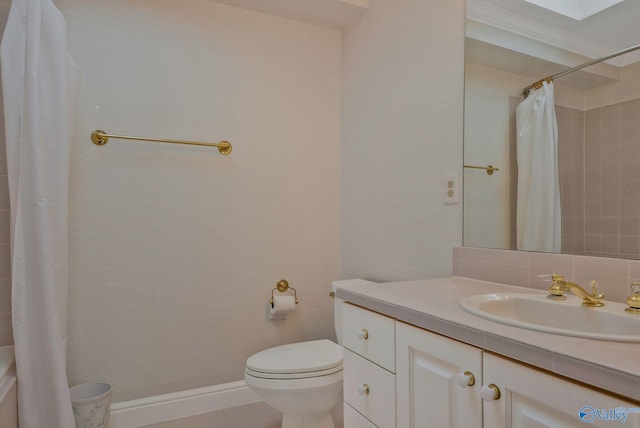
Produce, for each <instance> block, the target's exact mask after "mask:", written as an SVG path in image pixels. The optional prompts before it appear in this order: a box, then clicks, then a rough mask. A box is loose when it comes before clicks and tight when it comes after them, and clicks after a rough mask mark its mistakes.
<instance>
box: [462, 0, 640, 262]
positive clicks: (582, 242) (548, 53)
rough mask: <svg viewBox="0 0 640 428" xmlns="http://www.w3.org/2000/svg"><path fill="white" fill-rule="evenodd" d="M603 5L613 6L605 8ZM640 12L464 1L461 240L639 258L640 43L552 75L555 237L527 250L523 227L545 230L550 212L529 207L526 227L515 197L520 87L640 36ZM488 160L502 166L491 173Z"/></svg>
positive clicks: (617, 5) (628, 3)
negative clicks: (530, 218) (530, 214)
mask: <svg viewBox="0 0 640 428" xmlns="http://www.w3.org/2000/svg"><path fill="white" fill-rule="evenodd" d="M540 3H549V4H550V5H551V6H552V7H564V6H566V7H567V8H568V9H562V10H559V11H551V10H548V9H545V8H544V7H542V6H540V5H538V4H540ZM563 3H566V5H564V4H563ZM606 3H609V4H611V6H610V7H608V8H605V9H604V10H601V11H599V12H597V10H598V9H601V8H602V7H604V6H605V4H606ZM571 7H573V9H571ZM576 7H577V8H578V9H575V8H576ZM594 11H596V12H597V13H595V14H593V12H594ZM571 14H574V15H573V16H572V17H570V16H567V15H571ZM590 14H591V15H590ZM587 15H590V16H587ZM638 17H640V1H638V0H624V1H619V0H552V1H545V0H467V21H466V44H465V129H464V164H465V165H466V166H467V167H465V168H464V230H463V242H464V245H465V246H473V247H487V248H502V249H527V250H532V251H551V252H562V253H566V254H582V255H595V256H604V257H621V258H633V259H640V50H637V51H635V52H632V53H628V54H625V55H621V56H618V57H616V58H613V59H611V60H608V61H606V62H602V63H599V64H597V65H593V66H591V67H588V68H585V69H583V70H581V71H576V72H575V73H571V74H570V75H567V76H565V77H561V78H558V79H555V80H554V81H553V91H554V94H555V98H554V102H553V103H552V105H554V106H555V117H556V123H557V139H556V149H557V151H556V156H557V157H556V159H555V162H557V174H558V180H557V182H558V190H559V205H560V213H561V214H560V215H559V220H558V221H559V222H560V223H559V224H560V226H561V227H560V229H559V230H560V231H561V232H560V233H558V235H559V238H558V239H559V245H558V246H557V247H554V249H548V248H547V249H545V248H541V249H536V248H519V239H520V236H519V234H523V233H529V234H532V235H541V234H544V233H546V232H545V231H544V230H542V229H538V228H537V227H535V226H537V225H538V224H544V223H545V222H548V221H549V218H548V217H547V215H546V214H545V213H544V209H543V210H542V211H540V210H537V211H535V210H533V209H532V210H531V212H534V211H535V212H536V215H535V219H534V223H535V225H534V227H533V228H525V229H522V230H519V226H518V227H517V223H518V222H519V220H517V216H518V207H517V205H518V203H517V202H516V201H517V199H518V191H517V188H518V182H519V181H518V169H519V168H518V162H517V158H518V154H517V153H518V147H517V146H518V144H520V143H519V142H517V138H516V134H518V133H519V132H518V129H517V125H516V108H517V106H518V105H519V104H520V103H521V102H522V101H523V100H524V97H523V95H522V91H523V89H524V88H525V87H527V86H529V85H530V84H532V83H533V82H535V81H538V80H541V79H543V78H544V77H547V76H551V75H554V74H556V73H559V72H561V71H563V70H566V69H569V68H572V67H576V66H578V65H580V64H583V63H586V62H588V61H590V60H592V59H595V58H601V57H605V56H607V55H609V54H611V53H614V52H618V51H621V50H623V49H626V48H629V47H631V46H635V45H640V25H639V24H638ZM534 108H536V107H534ZM519 111H522V110H521V109H520V110H519ZM521 116H522V115H521ZM533 146H536V145H535V144H534V145H533ZM523 153H524V152H523V151H522V149H521V155H522V154H523ZM536 156H537V155H536ZM532 157H534V156H532ZM489 165H492V166H493V167H495V168H497V171H494V172H493V174H488V172H490V171H489V170H487V169H483V168H486V167H488V166H489ZM545 165H546V164H545ZM474 167H478V168H474ZM520 169H522V170H523V171H524V168H520ZM552 173H553V171H551V170H550V168H548V167H546V166H540V164H538V166H537V167H534V168H533V169H531V171H530V175H531V177H546V176H547V175H548V174H552ZM520 181H521V182H522V181H523V180H522V178H521V180H520ZM543 192H551V190H549V189H546V188H545V190H543ZM521 194H522V192H521ZM534 205H537V207H538V208H539V206H542V208H546V204H545V203H542V204H534ZM520 212H521V213H522V212H526V211H524V210H521V211H520ZM550 216H551V214H550Z"/></svg>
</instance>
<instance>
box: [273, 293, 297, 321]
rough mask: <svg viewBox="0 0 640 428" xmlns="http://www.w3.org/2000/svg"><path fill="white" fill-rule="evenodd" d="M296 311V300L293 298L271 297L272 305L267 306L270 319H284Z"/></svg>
mask: <svg viewBox="0 0 640 428" xmlns="http://www.w3.org/2000/svg"><path fill="white" fill-rule="evenodd" d="M295 309H296V300H295V299H294V298H293V296H273V304H272V305H269V317H270V318H272V319H273V318H286V317H287V314H290V313H291V312H293V311H294V310H295Z"/></svg>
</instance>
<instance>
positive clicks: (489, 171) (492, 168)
mask: <svg viewBox="0 0 640 428" xmlns="http://www.w3.org/2000/svg"><path fill="white" fill-rule="evenodd" d="M464 167H465V168H473V169H484V170H485V171H487V175H493V173H494V172H496V171H500V170H499V169H498V168H496V167H495V166H493V165H487V166H475V165H465V166H464Z"/></svg>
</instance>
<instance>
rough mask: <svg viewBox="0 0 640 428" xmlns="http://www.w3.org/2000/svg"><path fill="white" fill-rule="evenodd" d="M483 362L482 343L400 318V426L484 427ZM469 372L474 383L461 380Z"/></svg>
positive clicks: (397, 390) (437, 427) (397, 366)
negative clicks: (464, 340) (453, 337)
mask: <svg viewBox="0 0 640 428" xmlns="http://www.w3.org/2000/svg"><path fill="white" fill-rule="evenodd" d="M481 364H482V351H481V350H480V349H478V348H475V347H473V346H469V345H466V344H464V343H461V342H457V341H455V340H451V339H448V338H446V337H443V336H440V335H437V334H435V333H430V332H428V331H425V330H422V329H419V328H416V327H413V326H410V325H407V324H403V323H400V322H396V394H397V395H396V397H397V399H396V410H397V426H398V428H406V427H412V428H429V427H433V428H442V427H450V428H456V427H460V428H474V427H477V428H480V427H481V426H482V399H481V398H480V387H481V386H482V370H481ZM465 372H470V373H472V374H473V376H474V378H475V383H474V384H473V385H467V384H466V383H467V382H461V383H462V384H463V386H461V385H460V384H459V383H458V381H459V378H458V375H460V374H464V373H465ZM461 378H462V377H461ZM462 379H464V378H462Z"/></svg>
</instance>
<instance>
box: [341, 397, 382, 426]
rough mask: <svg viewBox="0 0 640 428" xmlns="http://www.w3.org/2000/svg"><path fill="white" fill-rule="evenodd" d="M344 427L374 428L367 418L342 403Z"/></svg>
mask: <svg viewBox="0 0 640 428" xmlns="http://www.w3.org/2000/svg"><path fill="white" fill-rule="evenodd" d="M344 427H345V428H376V426H375V425H374V424H372V423H371V422H369V419H367V418H365V417H364V416H362V415H361V414H360V413H358V412H356V411H355V410H353V407H351V406H350V405H348V404H347V403H344Z"/></svg>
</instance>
